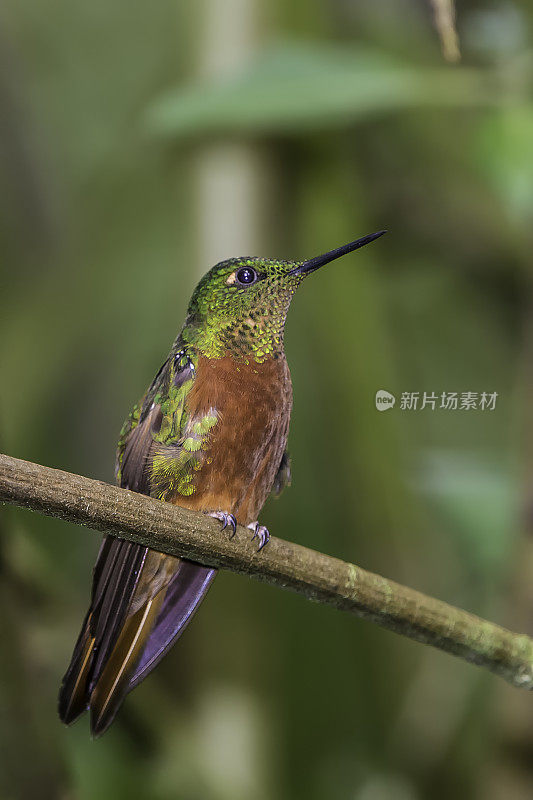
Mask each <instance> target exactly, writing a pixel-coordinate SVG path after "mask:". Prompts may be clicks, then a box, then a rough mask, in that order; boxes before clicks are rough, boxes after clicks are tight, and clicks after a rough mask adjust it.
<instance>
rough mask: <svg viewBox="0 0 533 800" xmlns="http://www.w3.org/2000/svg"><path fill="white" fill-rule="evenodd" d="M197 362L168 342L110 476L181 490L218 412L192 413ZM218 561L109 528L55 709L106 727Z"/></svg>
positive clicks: (138, 487)
mask: <svg viewBox="0 0 533 800" xmlns="http://www.w3.org/2000/svg"><path fill="white" fill-rule="evenodd" d="M194 374H195V368H194V362H193V360H192V359H191V358H189V357H188V356H186V355H184V354H183V351H182V350H179V349H178V350H177V352H176V351H173V352H172V353H171V355H170V356H169V358H168V359H167V361H166V362H165V363H164V364H163V366H162V367H161V369H160V370H159V372H158V373H157V375H156V377H155V378H154V381H153V382H152V384H151V386H150V388H149V389H148V391H147V393H146V395H145V396H144V398H143V400H142V401H141V402H140V403H139V404H138V405H137V406H135V408H134V409H133V411H132V412H131V414H130V416H129V417H128V419H127V420H126V423H125V424H124V427H123V429H122V431H121V434H120V438H119V443H118V451H117V465H116V473H117V481H118V482H119V484H120V485H121V486H123V487H124V488H127V489H130V490H132V491H136V492H141V493H143V494H151V495H152V496H156V497H159V498H160V499H162V500H169V499H172V498H173V497H175V496H176V494H180V493H181V494H186V493H187V491H188V486H189V485H190V483H189V480H190V479H189V478H188V475H189V474H190V473H191V472H192V470H193V469H194V467H195V465H196V464H197V462H198V459H199V458H200V457H201V455H202V447H201V445H203V444H204V440H205V435H206V433H207V432H208V431H209V430H210V428H211V427H212V425H213V424H214V422H216V418H214V419H213V415H212V414H211V415H209V414H208V415H207V417H208V419H207V420H206V419H205V418H204V417H202V418H201V419H195V418H189V415H188V412H187V409H186V399H187V395H188V392H189V391H190V389H191V387H192V385H193V381H194ZM214 574H215V570H212V569H209V568H208V567H204V566H201V565H199V564H194V563H193V562H189V561H186V560H184V559H178V558H174V557H172V556H167V555H164V554H162V553H158V552H156V551H154V550H150V549H148V548H146V547H142V546H141V545H138V544H135V543H133V542H126V541H124V540H121V539H115V538H113V537H110V536H106V537H105V538H104V541H103V543H102V547H101V549H100V553H99V555H98V559H97V562H96V565H95V569H94V575H93V588H92V599H91V607H90V609H89V612H88V614H87V617H86V619H85V621H84V624H83V627H82V630H81V633H80V636H79V639H78V642H77V644H76V647H75V649H74V653H73V656H72V660H71V663H70V666H69V668H68V670H67V672H66V674H65V677H64V679H63V683H62V686H61V690H60V697H59V713H60V717H61V719H62V720H63V721H64V722H67V723H70V722H73V721H74V720H75V719H76V718H77V717H78V716H79V715H80V714H81V713H83V712H84V711H85V710H86V709H87V708H88V707H90V708H91V729H92V732H93V734H94V735H98V734H100V733H103V732H104V731H105V730H106V728H107V727H108V726H109V724H110V723H111V722H112V720H113V718H114V715H115V714H116V711H117V710H118V707H119V706H120V704H121V702H122V700H123V699H124V697H125V695H126V694H127V692H128V691H129V690H130V689H131V688H132V687H133V686H134V685H136V684H137V683H139V682H140V681H141V680H142V678H144V677H145V676H146V675H147V674H148V672H150V670H151V669H153V667H154V666H155V665H156V663H157V662H158V661H159V660H160V658H161V657H162V655H163V654H164V653H165V652H166V651H167V650H168V648H169V647H170V645H171V644H172V643H173V641H174V640H175V639H176V637H177V636H178V635H179V634H180V633H181V632H182V630H183V629H184V628H185V626H186V624H187V622H188V621H189V619H190V618H191V616H192V614H193V613H194V611H195V610H196V608H197V606H198V604H199V603H200V601H201V600H202V598H203V597H204V595H205V593H206V591H207V589H208V588H209V585H210V583H211V581H212V579H213V577H214Z"/></svg>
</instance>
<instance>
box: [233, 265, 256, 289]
mask: <svg viewBox="0 0 533 800" xmlns="http://www.w3.org/2000/svg"><path fill="white" fill-rule="evenodd" d="M235 277H236V279H237V282H238V283H240V284H242V285H243V286H249V285H250V284H251V283H255V282H256V280H257V272H256V271H255V269H252V268H251V267H241V269H240V270H238V272H237V274H236V275H235Z"/></svg>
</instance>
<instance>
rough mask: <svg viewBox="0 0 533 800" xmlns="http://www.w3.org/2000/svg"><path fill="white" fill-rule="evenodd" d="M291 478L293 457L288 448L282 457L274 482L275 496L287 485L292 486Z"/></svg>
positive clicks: (273, 492)
mask: <svg viewBox="0 0 533 800" xmlns="http://www.w3.org/2000/svg"><path fill="white" fill-rule="evenodd" d="M291 480H292V474H291V457H290V455H289V453H288V452H287V450H285V452H284V453H283V456H282V457H281V461H280V465H279V467H278V471H277V472H276V477H275V478H274V483H273V484H272V494H273V495H274V497H278V496H279V495H280V494H281V493H282V491H283V490H284V489H285V488H286V487H287V486H290V485H291Z"/></svg>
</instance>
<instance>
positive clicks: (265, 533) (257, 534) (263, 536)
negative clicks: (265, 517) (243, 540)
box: [248, 522, 270, 553]
mask: <svg viewBox="0 0 533 800" xmlns="http://www.w3.org/2000/svg"><path fill="white" fill-rule="evenodd" d="M248 528H249V529H250V530H251V531H253V532H254V535H253V536H252V542H253V540H254V539H256V538H257V539H259V547H258V548H257V552H258V553H259V552H260V551H261V550H262V549H263V547H264V546H265V545H267V544H268V542H269V541H270V533H269V530H268V528H267V527H266V526H265V525H260V524H259V523H258V522H250V524H249V525H248Z"/></svg>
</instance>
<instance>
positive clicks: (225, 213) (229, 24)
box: [195, 0, 265, 275]
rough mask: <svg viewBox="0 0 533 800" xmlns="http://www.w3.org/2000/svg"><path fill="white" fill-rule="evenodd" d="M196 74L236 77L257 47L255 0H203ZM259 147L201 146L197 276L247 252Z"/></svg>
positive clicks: (255, 238)
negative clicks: (220, 0)
mask: <svg viewBox="0 0 533 800" xmlns="http://www.w3.org/2000/svg"><path fill="white" fill-rule="evenodd" d="M202 5H203V14H202V16H201V22H200V29H199V34H198V35H199V46H198V57H199V61H198V69H197V72H198V75H199V78H200V79H202V80H204V81H206V82H208V81H217V80H220V79H221V78H228V77H231V76H235V75H239V74H240V73H241V72H242V71H243V70H244V69H245V68H246V65H247V64H248V62H249V61H250V60H251V59H252V58H253V56H254V55H255V52H256V50H257V45H258V37H259V31H260V30H261V25H260V24H259V19H258V17H259V9H260V5H261V4H260V3H259V2H258V0H226V1H225V2H224V3H220V2H219V1H218V0H203V4H202ZM261 155H262V154H261V150H260V148H258V146H257V145H256V144H255V143H253V142H249V141H244V140H242V141H241V140H238V139H236V140H233V141H217V142H215V143H207V144H205V145H204V146H203V147H202V148H201V149H200V151H199V153H198V155H197V159H196V164H195V184H196V187H195V188H196V197H197V226H198V235H197V237H196V238H197V241H198V242H199V243H200V246H199V252H198V270H197V272H198V274H199V275H203V273H204V272H205V269H206V265H211V264H215V263H217V262H218V261H221V260H222V259H224V258H230V257H232V256H234V255H235V254H242V255H247V254H250V255H251V254H253V253H254V252H256V251H257V250H259V249H260V248H258V245H259V240H260V232H259V228H260V220H261V219H263V218H264V216H265V215H264V213H263V208H262V202H263V194H264V192H263V184H264V168H263V165H262V158H261Z"/></svg>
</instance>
